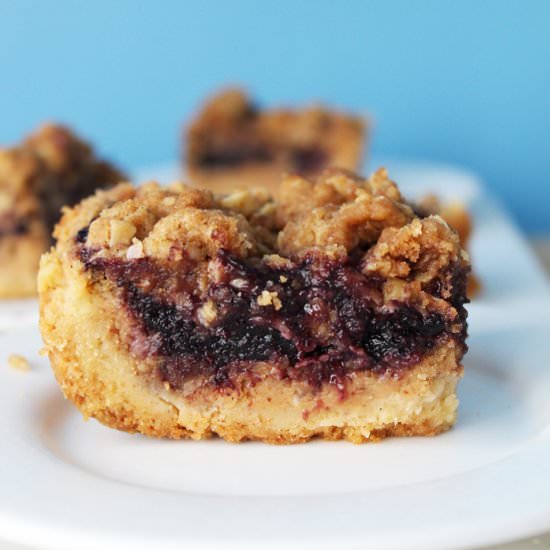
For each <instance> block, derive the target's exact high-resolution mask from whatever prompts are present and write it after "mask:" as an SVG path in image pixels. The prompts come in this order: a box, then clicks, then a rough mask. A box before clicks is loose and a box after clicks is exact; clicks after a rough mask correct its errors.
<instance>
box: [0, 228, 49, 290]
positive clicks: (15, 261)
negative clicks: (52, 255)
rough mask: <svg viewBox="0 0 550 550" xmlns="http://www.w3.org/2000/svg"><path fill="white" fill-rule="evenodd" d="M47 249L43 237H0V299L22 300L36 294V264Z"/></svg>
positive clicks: (45, 240)
mask: <svg viewBox="0 0 550 550" xmlns="http://www.w3.org/2000/svg"><path fill="white" fill-rule="evenodd" d="M47 247H48V240H47V238H46V237H45V236H39V235H5V236H3V237H0V298H24V297H27V296H34V295H35V294H36V274H37V272H38V264H39V261H40V256H41V255H42V253H43V252H44V250H46V249H47Z"/></svg>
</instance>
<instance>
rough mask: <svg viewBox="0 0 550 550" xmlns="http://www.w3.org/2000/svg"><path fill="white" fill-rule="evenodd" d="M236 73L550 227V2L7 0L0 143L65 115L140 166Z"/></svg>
mask: <svg viewBox="0 0 550 550" xmlns="http://www.w3.org/2000/svg"><path fill="white" fill-rule="evenodd" d="M228 82H229V83H231V82H239V83H243V84H245V85H247V86H248V87H249V88H250V89H251V90H252V91H253V92H254V94H255V95H256V96H257V97H258V98H259V99H260V100H261V101H262V102H265V103H268V104H271V103H276V104H279V103H285V102H288V103H291V102H292V103H294V102H301V101H307V100H310V99H320V100H324V101H327V102H331V103H335V104H337V105H340V106H343V107H346V108H350V109H356V110H359V111H362V112H368V113H370V115H371V116H372V117H373V118H374V120H375V123H376V128H375V135H374V139H373V142H372V149H373V151H374V152H375V153H379V154H393V155H403V156H408V157H413V156H414V157H421V158H424V159H434V160H439V161H447V162H452V163H458V164H462V165H464V166H467V167H469V168H471V169H473V170H476V171H478V172H479V173H480V174H481V175H482V176H483V177H484V179H485V180H486V182H487V184H488V185H489V186H490V188H491V189H493V190H494V191H495V192H496V193H497V194H499V195H500V196H501V197H502V198H503V199H504V200H505V201H506V203H507V205H508V206H509V208H510V209H511V210H512V211H513V213H514V214H515V216H516V218H517V219H518V220H519V222H520V223H521V225H522V226H523V227H524V228H525V229H527V230H528V231H530V232H543V231H545V232H550V185H549V184H550V181H549V180H550V2H544V1H540V2H537V1H523V2H519V1H518V2H507V1H505V0H502V1H476V2H444V1H441V2H429V1H421V2H413V1H387V2H360V1H348V2H346V1H340V2H334V1H320V0H318V1H316V2H309V1H303V2H298V1H296V0H294V1H293V0H277V1H272V2H265V3H263V2H259V1H248V0H247V1H239V2H236V1H230V2H221V1H220V2H214V1H207V0H200V1H192V2H170V1H160V0H159V1H157V2H153V1H151V2H130V1H120V0H118V1H114V0H111V1H109V0H100V1H99V0H94V1H93V2H76V1H60V0H58V1H55V2H54V1H51V2H38V1H36V2H30V1H7V0H0V143H4V144H7V143H10V142H13V141H15V140H18V139H19V138H20V137H21V136H22V135H23V134H24V133H25V132H28V131H29V130H31V129H32V128H33V127H34V126H35V125H37V124H38V123H39V122H41V121H43V120H47V119H50V120H61V121H65V122H67V123H69V124H72V125H74V126H75V127H76V128H77V130H79V131H80V132H82V134H83V135H85V136H86V137H88V138H90V139H92V140H93V141H95V142H96V144H98V146H99V147H100V149H101V151H102V152H103V153H105V154H107V155H108V156H110V157H111V158H113V159H114V160H117V161H118V162H120V163H121V164H122V165H123V166H125V167H126V168H129V169H132V168H136V167H139V166H144V165H148V164H156V163H163V162H170V161H171V160H173V159H175V158H176V156H177V154H178V139H179V135H180V124H181V122H182V121H183V120H184V119H185V118H186V117H187V116H188V115H189V114H190V113H191V112H192V110H193V109H194V108H195V107H196V105H197V103H199V102H200V100H201V99H202V98H203V96H204V94H207V93H210V92H211V91H212V90H213V89H215V88H216V87H217V86H219V85H222V84H225V83H228Z"/></svg>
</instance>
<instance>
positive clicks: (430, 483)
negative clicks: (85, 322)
mask: <svg viewBox="0 0 550 550" xmlns="http://www.w3.org/2000/svg"><path fill="white" fill-rule="evenodd" d="M390 167H391V164H390ZM394 168H395V170H392V172H391V173H392V174H394V177H395V179H397V180H398V181H400V182H401V184H402V186H403V187H404V188H408V192H409V194H415V188H416V189H417V182H419V181H420V182H422V181H427V180H430V181H434V182H440V181H442V182H444V183H445V184H446V186H447V187H446V188H447V189H448V190H449V189H450V190H452V192H453V193H457V194H458V195H459V196H460V195H461V194H462V195H467V196H468V198H469V202H470V206H471V208H472V209H473V211H474V212H475V215H476V220H477V227H476V232H475V239H474V242H473V255H474V259H475V262H476V266H477V270H478V272H479V274H480V275H481V278H482V280H483V281H484V284H485V288H484V292H483V295H482V297H481V298H480V299H479V300H476V303H475V304H473V305H472V306H471V308H470V310H471V330H470V333H471V335H472V336H471V339H470V341H469V344H470V348H471V350H470V353H469V354H468V356H467V358H466V361H465V366H466V376H465V379H464V381H463V382H462V383H461V386H460V391H459V394H460V398H461V407H460V416H459V421H458V423H457V425H456V427H455V429H453V430H452V431H451V432H449V433H447V434H444V435H442V436H439V437H437V438H431V439H425V438H413V439H393V440H387V441H384V442H382V443H380V444H372V445H362V446H354V445H351V444H347V443H342V442H340V443H338V442H336V443H331V442H313V443H310V444H306V445H299V446H289V447H272V446H267V445H263V444H258V443H249V444H242V445H232V444H228V443H225V442H223V441H217V440H213V441H208V442H169V441H157V440H150V439H146V438H144V437H141V436H131V435H128V434H123V433H119V432H115V431H112V430H109V429H107V428H104V427H102V426H100V425H99V424H97V423H96V422H94V421H90V422H88V423H84V422H83V421H82V420H81V418H80V416H79V415H78V413H77V412H76V411H75V410H74V409H73V407H72V406H71V405H70V404H69V403H67V402H65V401H63V399H62V398H61V396H60V393H59V390H58V388H57V386H56V385H55V382H54V380H53V376H52V375H51V372H50V370H49V368H48V366H47V361H46V360H45V359H43V358H39V357H38V355H37V350H38V349H39V347H40V340H39V336H38V332H37V330H36V329H35V328H31V327H29V328H27V329H20V330H14V331H10V332H8V333H5V334H4V335H1V336H0V402H1V403H2V415H0V441H2V447H1V449H0V472H1V475H2V480H1V481H2V485H1V489H0V538H3V539H6V540H12V541H14V542H18V543H21V544H26V545H29V546H35V547H39V548H51V549H56V550H62V549H71V550H73V549H75V548H78V549H79V550H86V549H96V548H100V547H101V548H103V549H110V548H117V549H126V548H128V549H130V548H132V549H133V550H139V549H142V548H155V549H159V550H163V549H172V548H182V547H185V548H201V549H206V548H208V549H210V548H211V549H227V548H259V547H262V548H269V547H273V548H275V547H277V548H279V547H282V546H284V547H286V548H298V547H299V548H312V549H313V548H315V549H316V550H318V549H323V548H331V549H332V548H339V549H347V548H349V549H352V548H361V549H369V548H372V549H376V550H383V549H385V548H407V550H414V549H419V550H420V549H422V550H429V549H432V548H433V549H438V550H439V549H443V548H449V549H451V548H472V547H478V546H481V545H487V544H496V543H500V542H505V541H510V540H514V539H518V538H520V537H526V536H529V535H534V534H536V533H539V532H542V531H545V530H548V529H550V476H548V464H549V463H550V462H549V461H550V400H549V399H548V395H549V394H550V369H549V368H548V362H549V359H550V338H549V336H550V292H549V290H548V286H547V283H546V280H545V278H544V276H543V275H542V273H541V271H540V269H539V268H538V266H537V264H536V263H535V261H534V260H533V258H532V256H531V254H530V252H529V250H528V248H527V246H526V245H525V243H524V241H523V240H522V238H521V237H520V236H519V235H518V234H517V232H516V231H515V229H514V227H513V226H512V225H510V223H509V222H508V220H507V218H506V216H504V215H503V213H502V211H501V210H500V209H499V207H498V205H496V204H495V203H494V202H492V201H491V200H489V199H488V198H486V197H485V196H484V195H483V193H482V192H481V191H480V190H479V188H478V187H477V184H476V182H475V180H473V179H472V178H470V177H469V176H468V175H467V174H464V173H461V172H459V171H456V170H453V169H449V168H444V169H442V168H441V167H437V168H433V167H429V166H423V167H418V166H417V167H411V166H409V167H404V166H401V167H399V166H394ZM442 170H443V171H442ZM399 171H401V173H399ZM396 173H397V175H395V174H396ZM438 174H439V176H438ZM435 190H437V189H435ZM467 190H468V191H467ZM466 191H467V193H466ZM83 330H85V327H83ZM9 353H21V354H23V355H25V356H27V357H28V358H29V359H30V360H31V362H32V365H33V368H32V370H31V372H28V373H21V372H17V371H14V370H12V369H9V368H7V367H6V362H7V355H8V354H9ZM541 544H544V543H541ZM539 547H542V548H544V546H540V545H539ZM0 548H1V547H0ZM512 548H514V550H515V548H520V547H518V546H511V547H510V550H512Z"/></svg>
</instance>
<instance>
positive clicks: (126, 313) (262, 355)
mask: <svg viewBox="0 0 550 550" xmlns="http://www.w3.org/2000/svg"><path fill="white" fill-rule="evenodd" d="M55 235H56V237H57V239H58V240H57V245H56V247H55V248H53V249H52V250H51V251H50V252H49V253H48V254H45V255H44V256H43V258H42V261H41V267H40V274H39V294H40V327H41V331H42V335H43V339H44V342H45V346H46V350H47V353H48V355H49V358H50V360H51V364H52V367H53V370H54V372H55V375H56V377H57V380H58V382H59V384H60V385H61V388H62V389H63V392H64V393H65V395H66V396H67V397H68V398H69V399H71V400H72V401H73V402H74V403H75V404H76V405H77V407H78V408H79V409H80V410H81V412H82V413H83V414H84V415H85V416H86V417H94V418H97V419H98V420H100V421H101V422H103V423H105V424H107V425H108V426H112V427H114V428H118V429H121V430H125V431H129V432H141V433H143V434H146V435H151V436H157V437H171V438H184V437H185V438H187V437H189V438H194V439H200V438H205V437H209V436H211V435H213V434H217V435H219V436H221V437H223V438H225V439H227V440H230V441H241V440H246V439H252V440H262V441H267V442H271V443H293V442H300V441H305V440H307V439H309V438H311V437H314V436H320V437H323V438H327V439H348V440H350V441H353V442H362V441H367V440H372V439H379V438H383V437H386V436H392V435H433V434H437V433H439V432H441V431H443V430H446V429H448V428H449V427H450V426H451V425H452V424H453V422H454V421H455V418H456V412H457V404H458V401H457V398H456V395H455V388H456V385H457V382H458V380H459V379H460V377H461V375H462V366H461V363H460V361H461V358H462V356H463V354H464V352H465V351H466V344H465V339H466V310H465V308H464V303H465V302H466V301H467V300H466V296H465V292H466V291H465V288H466V286H465V285H466V276H467V273H468V270H469V263H468V257H467V254H466V253H465V252H464V251H463V249H462V248H461V246H460V241H459V238H458V236H457V235H456V233H455V232H454V231H453V230H451V229H450V228H449V226H448V225H447V224H446V223H445V222H444V221H443V219H442V218H441V217H439V216H429V217H426V218H423V219H420V218H418V217H417V216H416V215H415V214H414V212H413V210H412V209H411V208H410V207H409V205H408V204H406V203H405V202H404V201H403V199H402V197H401V195H400V193H399V191H398V189H397V187H396V186H395V184H394V183H393V182H391V181H390V180H389V179H388V177H387V174H386V172H385V171H384V170H380V171H378V172H377V173H375V174H374V175H373V176H371V177H370V178H369V179H368V180H363V179H361V178H359V177H358V176H355V175H353V174H351V173H347V172H345V171H341V170H330V171H327V172H325V173H324V174H323V175H322V176H321V177H320V178H319V180H318V181H317V182H312V181H310V180H308V179H304V178H302V177H299V176H289V177H287V178H285V180H284V181H283V183H282V186H281V192H280V198H279V200H278V201H275V200H273V199H272V198H271V197H270V196H269V194H268V193H267V192H266V191H265V189H255V190H254V189H251V190H247V191H239V192H235V193H233V194H230V195H226V196H220V195H212V194H211V193H210V192H208V191H205V190H199V189H193V188H190V187H187V186H185V185H183V184H179V183H178V184H174V185H171V186H169V187H166V188H162V187H160V186H158V185H157V184H155V183H151V184H146V185H145V186H143V187H141V188H137V189H136V188H133V187H132V186H130V185H120V186H117V187H116V188H114V189H112V190H110V191H107V192H98V193H97V194H96V195H95V196H94V197H92V198H89V199H86V200H84V201H83V202H82V203H81V204H79V205H78V206H76V207H75V208H72V209H69V210H66V212H65V214H64V216H63V218H62V220H61V222H60V223H59V225H58V226H57V228H56V232H55Z"/></svg>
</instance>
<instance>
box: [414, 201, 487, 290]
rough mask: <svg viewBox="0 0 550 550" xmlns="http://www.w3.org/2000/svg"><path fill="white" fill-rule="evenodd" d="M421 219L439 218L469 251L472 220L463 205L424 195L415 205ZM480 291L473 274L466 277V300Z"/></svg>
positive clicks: (477, 280)
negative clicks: (434, 216) (428, 217)
mask: <svg viewBox="0 0 550 550" xmlns="http://www.w3.org/2000/svg"><path fill="white" fill-rule="evenodd" d="M415 210H416V213H417V214H418V215H419V216H421V217H426V216H433V215H438V216H441V217H442V218H443V219H444V220H445V221H446V222H447V223H448V224H449V225H450V226H451V227H452V228H453V229H454V230H455V231H456V232H457V233H458V236H459V238H460V242H461V244H462V246H463V248H464V249H465V250H468V249H469V244H470V237H471V236H472V218H471V216H470V214H469V212H468V210H467V209H466V207H465V206H464V204H463V203H461V202H458V201H452V202H447V203H443V202H441V200H440V199H439V197H437V196H436V195H426V196H425V197H423V198H422V200H421V201H419V202H418V203H417V204H416V205H415ZM480 290H481V282H480V281H479V279H478V277H477V276H476V275H475V274H474V273H470V274H469V275H468V284H467V293H468V298H474V297H475V296H477V294H478V293H479V292H480Z"/></svg>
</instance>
